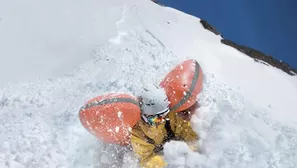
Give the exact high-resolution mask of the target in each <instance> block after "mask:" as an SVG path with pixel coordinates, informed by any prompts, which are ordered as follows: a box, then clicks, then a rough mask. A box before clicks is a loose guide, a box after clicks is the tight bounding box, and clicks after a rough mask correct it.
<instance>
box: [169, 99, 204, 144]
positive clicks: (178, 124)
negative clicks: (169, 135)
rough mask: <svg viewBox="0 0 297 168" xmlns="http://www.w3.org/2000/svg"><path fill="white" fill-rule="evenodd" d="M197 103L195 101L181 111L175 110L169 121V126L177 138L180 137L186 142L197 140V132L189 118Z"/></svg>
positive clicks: (197, 105)
mask: <svg viewBox="0 0 297 168" xmlns="http://www.w3.org/2000/svg"><path fill="white" fill-rule="evenodd" d="M198 107H199V104H198V102H196V103H195V104H194V105H193V106H191V107H190V108H189V109H187V110H184V111H182V112H177V113H175V114H171V115H175V116H172V117H171V118H173V120H172V121H170V125H171V128H172V130H173V132H174V134H175V136H176V137H177V138H178V139H181V140H183V141H185V142H187V143H188V144H192V143H194V142H196V141H197V140H198V138H199V137H198V134H197V133H196V132H195V131H194V130H193V128H192V125H191V122H190V119H191V117H192V115H193V114H195V112H196V110H197V109H198Z"/></svg>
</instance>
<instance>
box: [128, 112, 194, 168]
mask: <svg viewBox="0 0 297 168" xmlns="http://www.w3.org/2000/svg"><path fill="white" fill-rule="evenodd" d="M177 114H178V113H176V112H169V113H168V114H167V116H166V118H167V119H169V121H167V122H170V128H171V130H172V131H171V133H173V134H174V139H175V140H183V141H185V142H192V141H196V140H197V139H198V135H197V134H196V133H195V132H194V131H193V130H192V127H191V124H190V121H189V120H184V119H183V118H182V117H180V116H179V115H177ZM166 127H169V125H168V124H167V125H166V122H163V123H162V124H160V125H158V126H150V125H148V124H146V123H145V122H144V121H143V120H140V121H139V122H138V123H137V124H136V125H135V126H134V127H133V129H132V136H131V145H132V149H133V151H134V152H135V153H136V154H137V156H138V157H139V159H140V165H141V167H143V168H161V167H165V166H166V163H165V162H164V160H163V159H162V158H161V156H160V154H158V152H159V151H162V149H163V148H162V147H163V145H164V143H165V142H166V141H168V138H169V140H171V139H172V138H173V137H172V136H171V135H168V132H167V131H166ZM167 130H168V129H167ZM168 136H170V137H168ZM156 162H158V163H156Z"/></svg>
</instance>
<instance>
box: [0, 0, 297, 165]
mask: <svg viewBox="0 0 297 168" xmlns="http://www.w3.org/2000/svg"><path fill="white" fill-rule="evenodd" d="M199 21H200V20H199V18H196V17H193V16H190V15H187V14H185V13H182V12H180V11H177V10H175V9H172V8H168V7H162V6H159V5H157V4H155V3H153V2H151V1H150V0H121V1H118V0H108V1H104V0H89V1H82V0H50V1H49V0H47V1H37V0H27V1H21V0H9V1H5V0H0V59H1V61H0V76H1V78H0V167H1V168H25V167H26V168H28V167H30V168H46V167H49V168H51V167H59V168H64V167H65V168H66V167H67V168H97V167H100V168H101V167H124V168H128V167H129V168H130V167H137V160H136V158H135V157H134V155H133V153H132V152H131V151H129V150H128V149H126V148H122V147H120V146H116V145H110V144H105V143H103V142H102V141H100V140H98V139H96V138H95V137H94V136H93V135H91V134H90V133H89V132H88V131H86V130H85V129H84V128H83V127H82V125H81V123H80V121H79V118H78V110H79V109H80V107H81V106H82V105H83V104H84V103H85V102H86V101H87V100H89V99H91V98H93V97H95V96H98V95H101V94H106V93H110V92H122V93H123V92H124V93H131V94H138V93H139V92H140V90H141V89H140V88H141V87H142V86H143V85H144V84H147V83H155V82H159V81H160V80H161V79H162V78H163V77H164V76H165V75H166V74H167V73H168V72H169V71H170V70H171V69H172V68H174V67H175V66H176V65H177V64H179V63H180V62H181V61H183V60H185V59H189V58H193V59H196V60H197V61H198V62H199V64H200V65H201V67H202V69H203V72H204V76H205V80H204V83H203V84H204V88H203V92H202V93H201V94H200V95H199V103H200V108H199V109H198V110H197V112H196V114H195V115H194V116H193V118H192V123H193V127H194V129H195V130H196V131H197V133H198V134H199V136H200V140H199V142H197V145H198V146H199V152H193V151H191V150H190V149H189V148H188V147H187V145H186V144H185V143H183V142H174V141H172V142H169V143H168V144H166V145H165V151H164V153H165V159H166V161H167V162H168V164H169V167H201V168H216V167H217V168H239V167H252V168H265V167H267V168H272V167H281V168H296V167H297V113H296V112H297V103H296V102H297V79H296V76H288V75H287V74H286V73H284V72H282V71H281V70H279V69H276V68H273V67H271V66H266V65H263V64H260V63H256V62H255V61H254V60H253V59H251V58H250V57H247V56H245V55H244V54H242V53H240V52H239V51H237V50H235V49H233V48H231V47H228V46H226V45H223V44H221V42H220V39H221V37H220V36H216V35H214V34H213V33H211V32H209V31H207V30H205V29H204V28H203V27H202V25H201V24H200V22H199ZM120 116H121V115H120V114H119V117H120ZM118 129H119V128H115V129H114V130H111V131H112V132H116V131H117V130H118Z"/></svg>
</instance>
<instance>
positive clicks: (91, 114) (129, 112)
mask: <svg viewBox="0 0 297 168" xmlns="http://www.w3.org/2000/svg"><path fill="white" fill-rule="evenodd" d="M79 118H80V121H81V123H82V125H83V126H84V127H85V128H86V129H87V130H88V131H89V132H91V133H92V134H93V135H95V136H96V137H97V138H99V139H101V140H103V141H105V142H107V143H113V144H119V145H122V146H124V145H127V144H129V142H130V134H131V129H132V127H133V126H134V125H135V124H136V123H137V122H138V120H139V119H140V108H139V104H138V101H137V98H136V97H134V96H131V95H128V94H108V95H103V96H99V97H96V98H94V99H91V100H89V101H88V102H87V103H86V104H85V105H84V106H83V107H82V108H81V109H80V111H79Z"/></svg>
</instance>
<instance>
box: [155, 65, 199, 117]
mask: <svg viewBox="0 0 297 168" xmlns="http://www.w3.org/2000/svg"><path fill="white" fill-rule="evenodd" d="M160 85H161V87H163V88H164V89H165V92H166V94H167V97H168V100H169V102H170V108H171V110H172V111H175V112H180V111H183V110H186V109H188V108H189V107H191V106H192V105H193V104H194V103H195V102H196V101H197V96H198V94H199V93H200V92H201V90H202V85H203V72H202V69H201V67H200V65H199V64H198V62H197V61H196V60H193V59H190V60H186V61H184V62H182V63H180V64H179V65H177V66H176V67H175V68H174V69H173V70H172V71H171V72H169V73H168V75H166V77H165V78H164V79H163V80H162V81H161V84H160Z"/></svg>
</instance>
